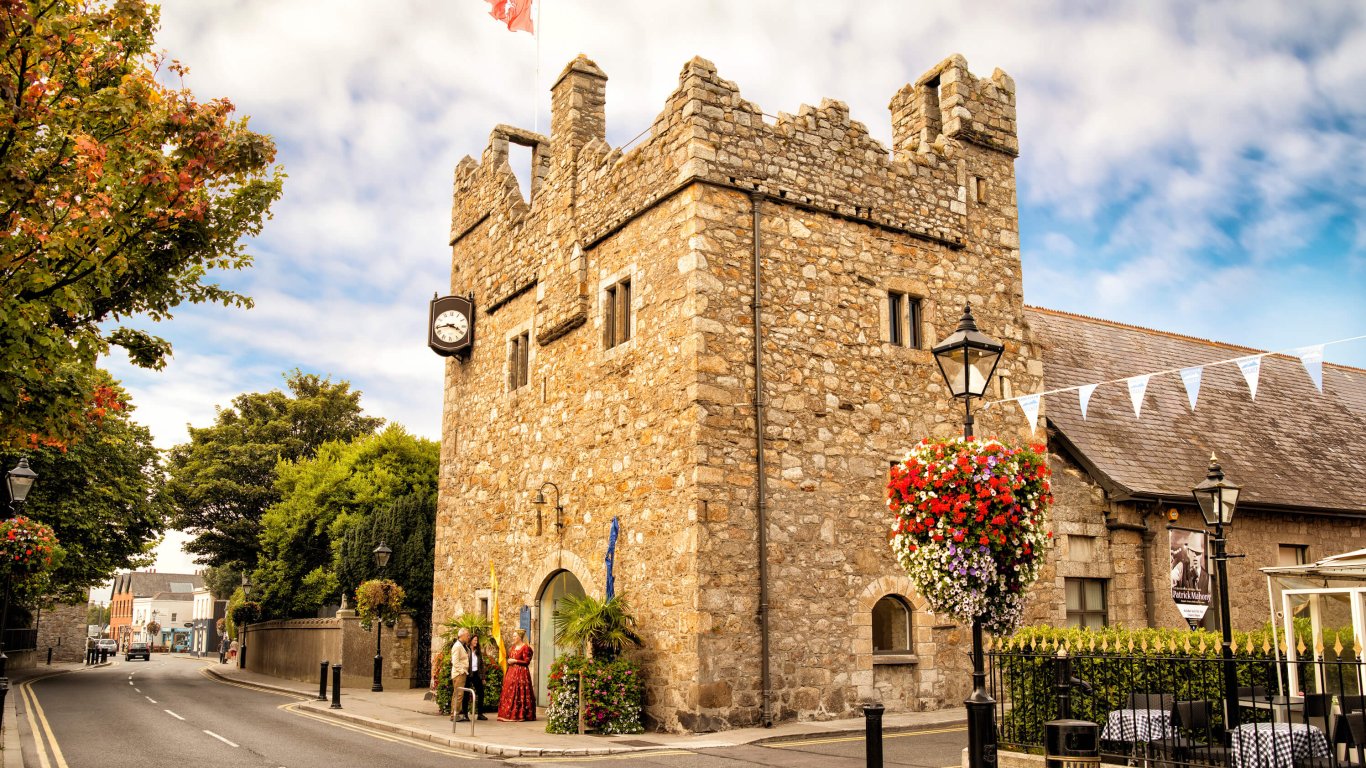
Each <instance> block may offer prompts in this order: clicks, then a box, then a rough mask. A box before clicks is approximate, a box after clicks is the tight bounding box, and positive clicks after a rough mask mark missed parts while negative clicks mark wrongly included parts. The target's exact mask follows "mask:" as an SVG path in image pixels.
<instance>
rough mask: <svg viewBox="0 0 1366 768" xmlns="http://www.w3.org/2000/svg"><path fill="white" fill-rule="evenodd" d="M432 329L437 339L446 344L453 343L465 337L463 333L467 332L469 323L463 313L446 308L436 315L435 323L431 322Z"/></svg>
mask: <svg viewBox="0 0 1366 768" xmlns="http://www.w3.org/2000/svg"><path fill="white" fill-rule="evenodd" d="M432 330H433V332H435V333H436V337H437V338H438V339H440V340H442V341H444V342H446V343H447V344H453V343H455V342H457V341H460V340H461V339H463V338H465V334H467V333H469V330H470V323H469V321H468V320H466V319H465V316H464V315H462V314H460V313H459V312H456V311H455V310H453V309H448V310H446V311H445V312H442V313H441V314H439V315H437V316H436V323H434V324H433V326H432Z"/></svg>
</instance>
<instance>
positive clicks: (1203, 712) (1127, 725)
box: [990, 645, 1366, 768]
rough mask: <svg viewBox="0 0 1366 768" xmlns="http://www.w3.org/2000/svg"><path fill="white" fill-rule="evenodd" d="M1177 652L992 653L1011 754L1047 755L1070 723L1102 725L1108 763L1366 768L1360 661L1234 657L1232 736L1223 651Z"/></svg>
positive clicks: (1040, 649) (994, 685) (1349, 657)
mask: <svg viewBox="0 0 1366 768" xmlns="http://www.w3.org/2000/svg"><path fill="white" fill-rule="evenodd" d="M1064 650H1066V649H1064ZM1170 650H1171V651H1173V652H1171V653H1167V652H1163V649H1161V648H1153V649H1134V648H1108V649H1105V650H1103V651H1097V649H1095V648H1084V649H1081V650H1079V651H1076V652H1073V651H1071V650H1066V654H1065V655H1063V656H1060V655H1059V653H1058V651H1057V649H1056V647H1054V646H1046V645H1040V646H1037V647H1033V648H1013V649H1004V650H1002V649H998V650H994V651H993V652H992V653H991V654H990V659H991V689H992V690H991V692H992V696H993V698H995V700H996V701H997V707H998V710H997V722H998V723H999V728H1000V742H1001V746H1002V747H1003V748H1006V749H1016V750H1020V751H1028V752H1039V751H1043V750H1044V745H1045V741H1046V740H1045V727H1044V724H1045V723H1047V722H1049V721H1050V720H1056V719H1060V718H1066V717H1071V718H1076V719H1079V720H1088V721H1091V722H1094V723H1097V724H1098V725H1099V726H1100V728H1101V729H1102V730H1101V734H1100V736H1101V739H1100V742H1099V745H1100V752H1101V757H1102V759H1103V760H1105V761H1107V762H1119V763H1124V762H1131V761H1134V760H1138V759H1141V760H1144V761H1151V760H1156V761H1158V762H1160V763H1171V764H1174V765H1185V764H1217V765H1228V766H1231V767H1232V768H1349V766H1356V767H1358V768H1359V767H1360V766H1363V765H1366V697H1363V696H1362V695H1361V690H1362V681H1363V679H1364V678H1363V665H1362V663H1361V662H1360V661H1358V660H1357V659H1356V658H1355V657H1354V655H1353V653H1352V652H1344V650H1345V649H1344V650H1339V651H1338V652H1337V653H1335V654H1327V655H1325V656H1323V657H1321V658H1320V659H1319V660H1314V661H1296V662H1292V663H1287V662H1285V661H1278V660H1277V658H1275V657H1274V656H1264V655H1259V654H1256V653H1253V652H1251V649H1248V650H1247V651H1244V652H1243V653H1241V654H1240V655H1239V656H1237V657H1236V669H1237V675H1238V686H1239V689H1238V694H1237V696H1236V699H1237V703H1236V706H1238V707H1239V719H1238V721H1239V723H1240V724H1241V725H1240V727H1239V728H1238V729H1237V730H1236V731H1234V732H1232V733H1230V732H1226V730H1225V728H1224V723H1225V720H1226V718H1225V714H1224V706H1225V703H1224V699H1225V695H1224V679H1223V674H1222V670H1223V667H1222V664H1223V661H1222V659H1221V658H1219V656H1218V655H1217V649H1203V651H1207V652H1208V653H1207V655H1185V654H1184V653H1176V652H1175V651H1176V650H1177V649H1175V648H1172V649H1170ZM1135 651H1137V653H1135ZM1330 657H1331V658H1330Z"/></svg>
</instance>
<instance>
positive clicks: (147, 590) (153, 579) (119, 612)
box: [109, 571, 204, 646]
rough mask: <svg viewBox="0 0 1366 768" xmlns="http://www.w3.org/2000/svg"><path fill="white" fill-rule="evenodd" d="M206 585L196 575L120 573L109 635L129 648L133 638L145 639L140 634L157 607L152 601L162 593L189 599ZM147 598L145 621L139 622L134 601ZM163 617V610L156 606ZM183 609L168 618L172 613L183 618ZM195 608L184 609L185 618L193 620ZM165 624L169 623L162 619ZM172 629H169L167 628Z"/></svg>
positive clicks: (112, 597)
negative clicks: (191, 615)
mask: <svg viewBox="0 0 1366 768" xmlns="http://www.w3.org/2000/svg"><path fill="white" fill-rule="evenodd" d="M202 586H204V579H203V578H202V577H201V576H199V574H194V573H149V572H140V571H139V572H131V573H120V574H118V575H116V576H115V577H114V586H113V587H112V589H111V590H110V593H111V594H110V599H109V634H110V637H113V638H115V639H116V640H118V641H119V644H120V646H125V645H127V643H128V641H129V640H130V639H134V638H136V639H143V638H142V637H141V635H140V633H141V632H142V629H143V626H144V625H145V624H146V622H147V620H148V619H150V618H151V612H152V610H153V606H152V605H151V602H152V598H153V597H154V596H155V595H157V594H159V593H170V594H177V595H179V594H183V595H185V596H186V600H189V599H190V595H191V593H192V592H194V590H195V589H196V588H197V587H202ZM139 597H140V598H143V600H142V603H141V607H142V613H141V614H140V616H141V618H140V619H138V620H136V621H135V616H134V606H133V603H134V600H135V599H136V598H139ZM156 608H157V610H158V617H159V618H160V617H161V615H162V614H160V610H161V607H160V606H157V607H156ZM181 612H182V611H181V610H180V609H178V608H177V609H175V610H168V611H167V612H166V614H164V615H165V616H170V614H171V613H176V614H177V615H179V614H180V613H181ZM190 612H191V605H190V604H189V603H187V604H186V605H185V607H184V609H183V613H184V615H185V616H186V617H187V618H186V619H185V621H188V620H189V618H188V617H189V615H190ZM161 623H162V625H163V626H164V625H165V624H166V622H165V620H161ZM167 629H169V627H167Z"/></svg>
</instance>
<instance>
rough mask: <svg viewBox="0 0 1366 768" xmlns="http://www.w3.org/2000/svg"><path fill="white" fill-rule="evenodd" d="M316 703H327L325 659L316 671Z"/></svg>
mask: <svg viewBox="0 0 1366 768" xmlns="http://www.w3.org/2000/svg"><path fill="white" fill-rule="evenodd" d="M318 701H327V659H323V663H322V668H321V669H319V670H318Z"/></svg>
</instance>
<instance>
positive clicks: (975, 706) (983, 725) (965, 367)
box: [932, 305, 1005, 768]
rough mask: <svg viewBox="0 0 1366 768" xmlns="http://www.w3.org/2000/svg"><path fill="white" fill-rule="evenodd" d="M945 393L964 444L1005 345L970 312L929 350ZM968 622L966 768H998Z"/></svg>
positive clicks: (978, 646) (981, 658)
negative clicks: (954, 402) (958, 411)
mask: <svg viewBox="0 0 1366 768" xmlns="http://www.w3.org/2000/svg"><path fill="white" fill-rule="evenodd" d="M932 351H933V352H934V359H935V362H937V363H939V372H940V373H942V374H943V375H944V381H945V382H946V383H947V384H948V385H949V392H950V393H951V394H952V395H953V396H954V397H957V398H961V399H962V401H963V439H964V440H971V439H972V399H973V398H974V397H982V396H983V395H985V394H986V391H987V383H988V382H990V381H991V375H992V374H993V373H995V372H996V364H997V363H999V362H1000V361H1001V353H1002V352H1004V351H1005V345H1003V344H1001V343H1000V342H999V341H996V340H995V339H993V338H991V337H990V336H987V335H986V334H984V333H982V332H981V331H979V330H977V322H976V321H975V320H973V319H972V306H971V305H968V306H965V307H963V317H962V318H961V319H959V321H958V329H957V330H955V331H954V332H953V333H952V334H950V335H949V337H948V338H946V339H944V340H943V341H942V342H940V343H939V344H938V345H936V346H935V348H934V349H933V350H932ZM984 618H985V617H983V616H975V617H973V619H972V694H971V695H970V696H968V698H967V700H966V701H964V702H963V705H964V706H965V707H966V708H967V711H968V768H991V766H994V765H996V701H995V700H994V699H992V698H991V694H989V693H987V673H986V661H985V653H984V652H983V650H982V620H983V619H984Z"/></svg>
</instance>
